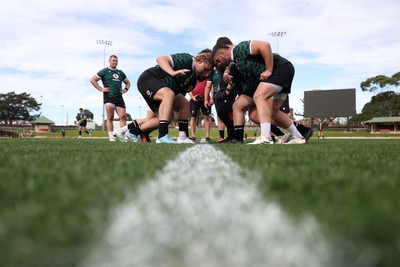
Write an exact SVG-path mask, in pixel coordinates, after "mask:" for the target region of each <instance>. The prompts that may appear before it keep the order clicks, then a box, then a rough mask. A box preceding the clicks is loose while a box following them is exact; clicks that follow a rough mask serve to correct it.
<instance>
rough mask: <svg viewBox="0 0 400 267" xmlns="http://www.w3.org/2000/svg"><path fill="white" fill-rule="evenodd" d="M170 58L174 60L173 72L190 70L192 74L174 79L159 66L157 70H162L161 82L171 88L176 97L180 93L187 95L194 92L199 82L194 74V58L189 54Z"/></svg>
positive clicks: (179, 54)
mask: <svg viewBox="0 0 400 267" xmlns="http://www.w3.org/2000/svg"><path fill="white" fill-rule="evenodd" d="M170 57H171V59H172V69H173V70H182V69H188V70H190V72H188V73H187V74H186V75H184V76H180V77H172V76H171V75H169V74H168V73H166V72H165V71H164V70H162V69H161V68H160V66H159V65H157V68H159V69H160V70H161V80H162V81H163V82H164V83H165V85H166V86H168V87H169V88H171V89H172V90H173V91H174V92H175V94H176V95H177V94H179V93H182V94H186V93H187V92H190V91H192V90H193V88H194V87H195V86H196V80H197V77H196V74H195V73H194V59H193V56H192V55H191V54H188V53H178V54H173V55H170Z"/></svg>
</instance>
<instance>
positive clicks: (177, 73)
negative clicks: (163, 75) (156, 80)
mask: <svg viewBox="0 0 400 267" xmlns="http://www.w3.org/2000/svg"><path fill="white" fill-rule="evenodd" d="M189 72H190V70H188V69H182V70H176V71H175V72H174V73H173V74H172V75H171V76H173V77H180V76H185V75H186V74H187V73H189Z"/></svg>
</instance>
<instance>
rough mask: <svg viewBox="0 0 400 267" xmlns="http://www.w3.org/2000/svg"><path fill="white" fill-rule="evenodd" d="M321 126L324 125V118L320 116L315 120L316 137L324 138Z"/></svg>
mask: <svg viewBox="0 0 400 267" xmlns="http://www.w3.org/2000/svg"><path fill="white" fill-rule="evenodd" d="M323 127H324V120H323V119H321V118H319V119H318V122H317V130H318V139H319V138H320V137H322V138H325V135H324V133H323V132H322V130H323Z"/></svg>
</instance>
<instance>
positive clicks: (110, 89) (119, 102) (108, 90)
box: [90, 55, 131, 141]
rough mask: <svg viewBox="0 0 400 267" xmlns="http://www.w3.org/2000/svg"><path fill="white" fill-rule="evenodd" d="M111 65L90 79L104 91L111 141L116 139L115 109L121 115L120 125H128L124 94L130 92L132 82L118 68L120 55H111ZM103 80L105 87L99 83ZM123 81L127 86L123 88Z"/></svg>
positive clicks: (98, 88)
mask: <svg viewBox="0 0 400 267" xmlns="http://www.w3.org/2000/svg"><path fill="white" fill-rule="evenodd" d="M108 62H109V67H108V68H104V69H102V70H100V71H99V72H98V73H97V74H95V75H94V76H93V77H92V79H91V80H90V82H91V84H92V85H93V86H94V87H95V88H96V89H97V90H99V91H100V92H103V102H104V105H105V109H106V114H107V131H108V135H109V138H110V141H115V138H114V133H113V132H114V123H113V122H114V111H115V112H117V115H118V117H119V124H120V127H123V126H125V125H126V106H125V102H124V99H123V97H122V94H125V93H126V92H128V90H129V88H130V86H131V83H130V81H129V79H128V78H127V77H126V74H125V73H124V72H123V71H122V70H119V69H117V66H118V57H117V56H116V55H111V56H110V58H109V60H108ZM100 80H101V81H102V83H103V87H102V86H100V85H99V83H98V82H99V81H100ZM122 83H124V84H125V87H124V88H122Z"/></svg>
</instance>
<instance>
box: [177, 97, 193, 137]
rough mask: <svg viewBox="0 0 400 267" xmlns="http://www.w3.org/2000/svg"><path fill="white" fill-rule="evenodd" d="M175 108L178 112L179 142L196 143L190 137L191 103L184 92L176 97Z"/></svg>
mask: <svg viewBox="0 0 400 267" xmlns="http://www.w3.org/2000/svg"><path fill="white" fill-rule="evenodd" d="M174 110H175V111H176V112H178V127H179V135H178V140H177V142H178V143H180V144H194V141H193V140H191V139H189V137H188V131H189V119H188V118H189V113H190V103H189V101H188V100H187V99H186V98H185V97H184V96H183V95H182V94H179V95H177V96H176V97H175V100H174Z"/></svg>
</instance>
